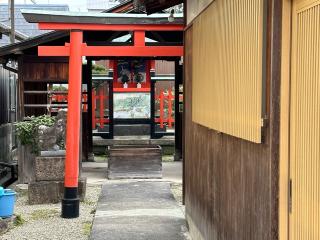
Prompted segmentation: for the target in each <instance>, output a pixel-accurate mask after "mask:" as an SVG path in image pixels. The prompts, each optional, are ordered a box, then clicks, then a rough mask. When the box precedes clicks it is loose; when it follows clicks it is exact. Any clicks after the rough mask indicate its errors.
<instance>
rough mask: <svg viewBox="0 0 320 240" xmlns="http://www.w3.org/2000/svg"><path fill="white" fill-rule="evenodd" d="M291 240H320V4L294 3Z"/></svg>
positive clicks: (313, 2) (308, 0)
mask: <svg viewBox="0 0 320 240" xmlns="http://www.w3.org/2000/svg"><path fill="white" fill-rule="evenodd" d="M292 26H293V27H292V66H291V69H292V70H291V71H292V74H291V76H292V78H291V100H290V102H291V110H290V177H291V180H292V205H291V214H290V216H289V218H290V225H289V229H290V231H289V234H290V240H317V239H320V1H319V0H317V1H315V0H300V1H297V0H296V1H294V4H293V23H292Z"/></svg>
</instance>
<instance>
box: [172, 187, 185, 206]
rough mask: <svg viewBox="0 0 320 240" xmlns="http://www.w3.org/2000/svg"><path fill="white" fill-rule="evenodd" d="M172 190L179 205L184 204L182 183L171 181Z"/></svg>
mask: <svg viewBox="0 0 320 240" xmlns="http://www.w3.org/2000/svg"><path fill="white" fill-rule="evenodd" d="M171 192H172V194H173V196H174V198H175V199H176V201H177V202H178V204H179V206H182V184H181V183H171Z"/></svg>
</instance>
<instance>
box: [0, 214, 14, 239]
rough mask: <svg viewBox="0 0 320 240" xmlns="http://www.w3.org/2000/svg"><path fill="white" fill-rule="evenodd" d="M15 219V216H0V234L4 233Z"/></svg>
mask: <svg viewBox="0 0 320 240" xmlns="http://www.w3.org/2000/svg"><path fill="white" fill-rule="evenodd" d="M15 220H16V216H14V215H13V216H12V217H9V218H4V219H3V218H0V234H2V233H5V232H6V231H7V230H9V229H10V228H12V227H13V224H14V222H15Z"/></svg>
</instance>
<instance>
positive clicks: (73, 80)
mask: <svg viewBox="0 0 320 240" xmlns="http://www.w3.org/2000/svg"><path fill="white" fill-rule="evenodd" d="M70 42H71V44H70V58H69V82H68V83H69V87H68V114H67V137H66V161H65V181H64V185H65V187H78V178H79V157H80V156H79V153H80V129H81V122H80V119H81V108H80V104H81V75H82V56H81V52H80V51H79V49H80V48H81V45H82V42H83V33H82V32H80V31H71V32H70Z"/></svg>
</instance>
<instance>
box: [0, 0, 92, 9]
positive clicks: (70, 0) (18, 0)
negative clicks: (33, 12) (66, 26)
mask: <svg viewBox="0 0 320 240" xmlns="http://www.w3.org/2000/svg"><path fill="white" fill-rule="evenodd" d="M34 1H35V2H36V3H38V4H41V3H45V4H48V3H50V4H68V5H69V8H70V11H86V10H87V0H34ZM14 2H15V4H24V3H28V4H30V3H32V2H31V1H30V0H14ZM7 3H8V0H0V4H7Z"/></svg>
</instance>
